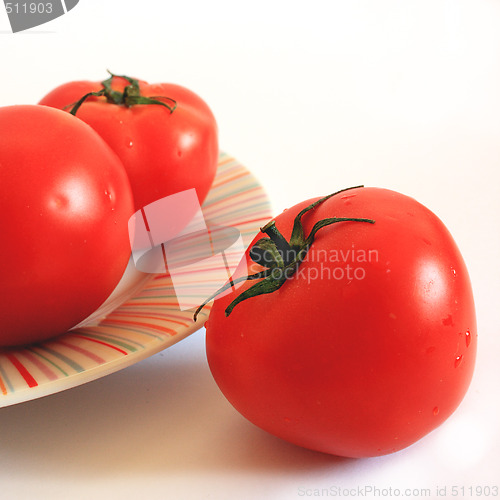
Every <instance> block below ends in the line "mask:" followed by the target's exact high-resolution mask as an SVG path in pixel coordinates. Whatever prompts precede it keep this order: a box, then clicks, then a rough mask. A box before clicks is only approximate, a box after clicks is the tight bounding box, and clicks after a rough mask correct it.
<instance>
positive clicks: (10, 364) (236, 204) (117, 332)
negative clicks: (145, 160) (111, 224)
mask: <svg viewBox="0 0 500 500" xmlns="http://www.w3.org/2000/svg"><path fill="white" fill-rule="evenodd" d="M203 214H204V216H205V217H206V218H207V219H209V220H210V221H211V223H212V224H215V225H220V226H232V227H235V228H236V229H238V231H239V232H240V233H241V236H242V238H243V244H244V245H245V247H246V246H248V245H249V243H250V241H251V240H252V238H253V237H254V235H255V234H256V233H257V232H258V230H259V227H261V226H262V225H263V224H264V223H265V222H267V221H268V220H269V219H270V217H271V208H270V204H269V201H268V198H267V196H266V193H265V192H264V190H263V188H262V187H261V186H260V185H259V183H258V181H257V180H256V179H255V177H254V176H253V175H252V174H251V173H250V172H249V171H248V170H247V169H246V168H245V167H243V166H242V165H241V164H240V163H238V162H237V161H236V160H235V159H234V158H231V157H230V156H228V155H226V154H223V153H222V154H221V155H220V158H219V166H218V170H217V176H216V178H215V181H214V183H213V185H212V188H211V190H210V193H209V195H208V197H207V199H206V200H205V203H204V204H203ZM209 311H210V305H208V306H207V307H206V308H205V309H204V310H203V311H202V312H201V313H200V315H199V317H198V320H197V321H196V323H195V322H194V321H193V319H192V315H193V311H192V310H187V311H186V310H185V311H181V310H179V307H178V305H177V300H176V296H175V293H174V289H173V284H172V280H171V279H170V278H169V277H167V276H166V275H155V276H154V278H153V279H151V280H149V281H148V283H147V284H146V285H145V287H144V288H143V289H142V291H140V292H139V293H138V294H136V295H135V296H134V297H133V298H132V299H130V300H128V301H127V302H125V303H124V304H123V305H121V306H120V307H118V308H117V309H116V310H114V311H113V312H112V313H110V314H109V315H108V316H107V317H106V318H105V319H103V320H102V321H101V322H100V323H99V324H98V325H97V326H92V327H84V328H79V329H76V330H72V331H70V332H67V333H65V334H64V335H61V336H59V337H56V338H53V339H51V340H48V341H45V342H42V343H39V344H33V345H30V346H26V347H23V348H7V349H5V348H4V349H1V350H0V407H2V406H8V405H12V404H16V403H20V402H23V401H28V400H31V399H35V398H39V397H42V396H46V395H48V394H53V393H56V392H59V391H62V390H65V389H69V388H71V387H75V386H77V385H80V384H83V383H85V382H89V381H91V380H95V379H97V378H100V377H102V376H104V375H107V374H109V373H112V372H115V371H117V370H120V369H122V368H125V367H127V366H130V365H132V364H134V363H136V362H138V361H140V360H142V359H144V358H146V357H148V356H151V355H152V354H155V353H157V352H159V351H161V350H163V349H165V348H166V347H169V346H171V345H172V344H175V343H176V342H178V341H179V340H181V339H183V338H185V337H186V336H188V335H190V334H191V333H193V332H195V331H196V330H198V329H199V328H201V327H202V326H203V324H204V322H205V321H206V319H207V317H208V313H209Z"/></svg>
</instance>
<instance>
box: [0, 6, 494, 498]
mask: <svg viewBox="0 0 500 500" xmlns="http://www.w3.org/2000/svg"><path fill="white" fill-rule="evenodd" d="M0 7H2V6H0ZM499 26H500V2H498V1H497V0H469V1H465V0H447V1H442V0H432V1H427V0H424V1H422V0H418V1H417V0H415V1H413V0H405V1H401V0H391V1H389V0H381V1H377V0H356V1H354V0H353V1H345V0H344V1H340V0H323V1H320V0H317V1H314V0H312V1H310V2H308V3H307V4H306V3H304V2H297V1H288V2H285V1H267V2H264V1H259V0H257V1H253V2H247V3H245V4H242V3H237V2H234V1H233V2H230V1H222V0H212V1H211V2H205V1H204V2H202V1H201V0H184V1H182V2H168V1H162V2H160V1H155V2H153V1H149V2H148V1H142V2H141V3H140V4H139V3H138V2H132V1H126V0H121V1H117V0H107V1H106V2H103V1H98V0H80V3H79V4H78V5H77V6H76V7H75V8H74V9H73V10H72V11H71V12H70V13H68V14H67V15H65V16H63V17H62V18H60V19H57V20H55V21H53V22H51V23H50V24H47V25H44V26H40V27H39V28H35V29H34V30H31V31H29V32H26V33H18V34H16V35H13V34H11V33H9V26H8V22H7V16H6V14H5V10H4V9H3V8H0V54H1V56H2V75H3V77H2V84H1V93H0V105H8V104H15V103H34V102H36V101H37V100H38V99H39V98H41V97H42V96H43V95H44V94H45V93H46V92H48V91H49V90H50V89H51V88H53V87H54V86H56V85H58V84H59V83H62V82H64V81H68V80H74V79H93V80H101V79H104V77H105V76H106V75H105V69H106V68H109V69H111V70H112V71H114V72H116V73H125V74H133V75H136V76H138V77H141V78H143V79H146V80H149V81H172V82H176V83H180V84H183V85H185V86H187V87H190V88H192V89H193V90H195V91H196V92H198V93H199V94H200V95H201V96H202V97H204V98H205V99H206V100H207V102H209V104H210V105H211V107H212V109H213V111H214V113H215V114H216V116H217V118H218V122H219V126H220V139H221V146H222V147H223V148H224V149H225V150H226V151H229V152H230V153H231V154H233V155H235V156H236V157H237V158H238V159H239V160H240V161H241V162H242V163H243V164H244V165H246V166H248V167H249V168H250V169H251V170H252V171H253V172H254V173H255V174H256V175H257V176H258V177H259V178H260V180H261V182H263V184H264V185H265V186H266V188H267V190H268V192H269V194H270V196H271V198H272V200H273V204H274V206H275V209H276V210H275V211H276V212H279V211H281V210H282V209H283V208H285V207H287V206H291V205H293V204H294V203H296V202H298V201H300V200H302V199H306V198H309V197H312V196H318V195H322V194H327V193H328V192H331V191H334V190H337V189H340V188H343V187H347V186H350V185H355V184H359V183H364V184H365V185H376V186H382V187H387V188H391V189H396V190H398V191H401V192H403V193H405V194H409V195H411V196H413V197H415V198H417V199H418V200H419V201H421V202H423V203H424V204H425V205H427V206H428V207H429V208H430V209H432V210H433V211H434V212H435V213H436V214H438V215H439V216H440V217H441V219H442V220H443V221H444V222H445V223H446V225H447V226H448V227H449V229H450V230H451V232H452V233H453V235H454V237H455V239H456V241H457V243H458V244H459V246H460V248H461V250H462V253H463V255H464V257H465V260H466V262H467V264H468V267H469V271H470V274H471V277H472V281H473V286H474V292H475V298H476V303H477V313H478V330H479V351H478V360H477V369H476V373H475V377H474V379H473V383H472V386H471V388H470V390H469V393H468V395H467V396H466V399H465V400H464V402H463V404H462V405H461V406H460V408H459V410H458V411H457V412H456V413H455V414H454V415H453V417H452V418H451V419H450V420H449V421H448V422H446V423H445V424H444V425H443V426H442V427H441V428H439V429H438V430H437V431H435V432H433V433H432V434H431V435H429V436H428V437H426V438H425V439H423V440H422V441H420V442H419V443H417V444H415V445H414V446H412V447H410V448H408V449H407V450H404V451H402V452H399V453H397V454H395V455H391V456H387V457H383V458H378V459H369V460H346V459H339V458H335V457H329V456H325V455H320V454H317V453H313V452H309V451H306V450H302V449H299V448H296V447H294V446H292V445H288V444H287V443H284V442H282V441H280V440H278V439H275V438H273V437H271V436H268V435H267V434H265V433H264V432H261V431H260V430H258V429H256V428H255V427H253V426H252V425H251V424H249V423H247V422H246V421H245V420H244V419H243V418H242V417H240V416H239V415H238V414H237V413H236V412H235V411H234V410H233V409H232V408H231V407H230V406H229V404H228V403H227V402H226V401H225V399H224V398H223V396H222V395H221V394H220V392H219V391H218V389H217V387H216V386H215V383H214V382H213V380H212V378H211V376H210V373H209V370H208V367H207V364H206V360H205V354H204V334H203V331H199V332H197V333H196V334H194V336H192V337H190V338H188V339H186V340H184V341H182V342H181V343H179V344H177V345H175V346H173V347H171V348H169V349H168V350H166V351H164V352H163V353H160V354H158V355H156V356H154V357H153V358H150V359H148V360H145V361H142V362H140V363H139V364H138V365H136V366H133V367H130V368H127V369H125V370H123V371H122V372H119V373H116V374H113V375H110V376H108V377H106V378H104V379H102V380H99V381H96V382H92V383H90V384H87V385H85V386H82V387H79V388H75V389H72V390H70V391H67V392H64V393H61V394H58V395H54V396H50V397H47V398H44V399H41V400H38V401H34V402H30V403H27V404H22V405H19V406H14V407H11V408H5V409H2V410H1V411H0V484H1V485H2V486H1V490H0V497H1V498H2V500H3V499H4V498H6V499H10V498H16V499H25V498H26V499H27V498H34V497H35V496H36V497H37V498H42V499H59V498H61V499H62V498H69V497H71V498H75V499H78V498H89V497H90V496H92V498H98V499H101V498H138V497H143V498H162V499H164V498H168V499H170V498H172V499H199V498H214V499H224V498H241V499H245V498H248V499H254V498H255V499H261V498H273V499H275V498H276V499H290V498H301V497H311V496H313V494H314V493H320V494H321V493H322V494H323V495H322V496H323V497H325V496H328V495H327V493H328V494H330V496H332V495H331V494H333V493H335V492H337V493H340V492H338V490H336V489H335V488H337V487H339V488H358V487H360V488H364V487H369V486H371V487H374V488H380V489H381V490H382V489H383V488H389V487H392V488H393V489H395V488H400V493H401V496H403V495H404V493H405V490H406V489H407V488H409V489H411V490H413V489H422V488H430V489H431V495H430V496H429V495H428V496H427V498H443V496H440V497H438V494H437V488H438V487H439V488H441V492H443V490H442V488H443V487H445V486H446V487H447V497H448V498H453V497H452V496H451V487H452V486H454V485H455V486H460V487H461V486H464V487H465V488H466V489H465V492H464V495H463V496H462V498H476V497H478V495H476V494H475V491H473V494H472V495H470V492H469V491H468V490H467V488H468V487H469V486H474V487H475V486H483V487H484V486H493V485H495V484H496V485H498V486H500V479H499V478H498V470H500V428H499V425H498V422H499V421H500V398H499V390H498V388H497V387H498V385H497V384H498V380H499V371H500V368H499V363H498V359H499V353H500V342H499V335H498V334H499V328H498V318H497V312H498V301H499V298H500V264H499V262H500V260H499V259H500V231H499V224H498V221H497V216H498V215H497V214H498V212H499V211H500V201H499V198H498V191H499V183H500V140H499V139H500V90H499V89H500V63H499V61H500V29H499ZM301 170H302V172H304V173H303V174H302V175H301V176H300V178H297V176H298V175H299V172H300V171H301ZM158 379H161V382H159V383H158V382H157V380H158ZM325 488H326V489H327V490H326V491H323V490H322V489H325ZM330 488H331V489H330ZM316 490H317V491H316ZM374 493H376V492H374ZM384 493H386V495H385V496H386V497H388V496H389V493H390V492H388V491H380V494H379V497H380V496H384V495H383V494H384ZM418 493H419V492H418V491H417V492H411V495H410V496H409V497H410V498H418V497H419V496H420V497H422V496H424V492H420V495H418ZM459 493H460V495H461V490H459ZM460 495H459V496H458V497H454V498H460V497H461V496H460ZM337 496H339V495H337ZM345 496H346V495H345V494H344V497H345ZM393 496H395V495H393ZM483 496H484V495H483ZM366 497H367V498H370V496H369V495H366ZM371 497H372V498H376V496H375V495H374V494H372V495H371Z"/></svg>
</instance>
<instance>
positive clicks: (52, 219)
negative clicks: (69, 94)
mask: <svg viewBox="0 0 500 500" xmlns="http://www.w3.org/2000/svg"><path fill="white" fill-rule="evenodd" d="M0 130H1V133H0V235H1V240H0V241H1V245H0V345H3V346H6V345H20V344H27V343H31V342H36V341H39V340H43V339H46V338H49V337H52V336H54V335H56V334H59V333H64V332H65V331H66V330H68V329H70V328H71V327H73V326H75V325H76V324H77V323H79V322H80V321H81V320H83V319H85V318H86V317H87V316H88V315H89V314H91V313H92V312H93V311H95V310H96V309H97V308H98V307H99V306H100V305H101V303H103V302H104V301H105V299H106V298H107V297H108V295H109V294H110V293H111V292H112V291H113V289H114V288H115V286H116V285H117V283H118V282H119V281H120V279H121V277H122V275H123V272H124V270H125V268H126V266H127V263H128V261H129V258H130V243H129V236H128V226H127V223H128V219H129V218H130V217H131V215H132V214H133V211H134V207H133V198H132V192H131V188H130V183H129V181H128V178H127V174H126V173H125V170H124V168H123V166H122V164H121V162H120V160H119V159H118V157H117V156H116V154H115V153H114V152H113V151H112V150H111V149H110V148H109V146H108V145H107V144H106V143H105V142H104V140H103V139H102V138H101V137H99V135H98V134H97V133H96V132H95V131H94V130H92V128H91V127H89V126H88V125H87V124H85V123H84V122H83V121H81V120H79V119H78V118H75V117H74V116H72V115H70V114H68V113H64V112H63V111H60V110H56V109H52V108H48V107H45V106H29V105H26V106H9V107H4V108H0Z"/></svg>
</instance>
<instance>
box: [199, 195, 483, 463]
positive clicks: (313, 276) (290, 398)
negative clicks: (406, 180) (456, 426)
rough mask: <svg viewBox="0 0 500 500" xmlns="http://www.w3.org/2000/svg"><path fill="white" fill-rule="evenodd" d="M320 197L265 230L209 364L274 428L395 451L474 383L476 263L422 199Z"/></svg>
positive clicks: (372, 452) (218, 306)
mask: <svg viewBox="0 0 500 500" xmlns="http://www.w3.org/2000/svg"><path fill="white" fill-rule="evenodd" d="M312 201H314V200H310V201H306V202H304V203H301V204H299V205H297V206H295V207H293V208H291V209H289V210H286V211H285V212H283V213H282V214H281V215H279V216H278V217H276V218H275V219H274V222H273V221H272V222H271V223H270V224H268V225H267V226H266V227H265V228H263V231H265V232H266V233H267V235H268V236H269V237H265V235H264V234H261V235H260V236H259V237H257V238H256V239H255V240H254V242H253V244H252V245H251V246H250V247H249V251H248V252H247V255H246V258H245V259H244V260H243V261H242V265H241V266H240V268H239V270H238V271H237V273H236V275H235V276H234V277H233V283H234V285H235V287H234V289H233V290H231V291H230V292H229V293H227V294H226V295H221V296H220V297H219V298H217V299H216V300H215V303H214V306H213V308H212V311H211V313H210V317H209V320H208V323H207V325H206V327H207V339H206V342H207V356H208V361H209V365H210V369H211V371H212V373H213V376H214V378H215V380H216V382H217V384H218V385H219V387H220V389H221V390H222V392H223V393H224V395H225V396H226V397H227V399H228V400H229V401H230V402H231V403H232V404H233V405H234V407H235V408H236V409H237V410H238V411H239V412H241V413H242V414H243V415H244V416H245V417H246V418H247V419H249V420H250V421H252V422H253V423H254V424H256V425H258V426H259V427H261V428H262V429H265V430H267V431H269V432H270V433H272V434H275V435H276V436H279V437H281V438H283V439H285V440H288V441H290V442H292V443H295V444H297V445H300V446H304V447H307V448H311V449H314V450H319V451H322V452H326V453H331V454H335V455H340V456H347V457H369V456H378V455H383V454H387V453H391V452H395V451H397V450H400V449H402V448H405V447H407V446H409V445H411V444H412V443H414V442H415V441H417V440H418V439H420V438H421V437H423V436H424V435H426V434H427V433H429V432H430V431H432V430H433V429H435V428H436V427H437V426H438V425H440V424H441V423H442V422H443V421H444V420H446V418H447V417H449V416H450V415H451V414H452V413H453V411H454V410H455V409H456V408H457V406H458V405H459V403H460V401H461V400H462V398H463V397H464V395H465V393H466V391H467V388H468V386H469V383H470V381H471V377H472V373H473V369H474V362H475V356H476V342H477V333H476V319H475V309H474V302H473V296H472V291H471V284H470V280H469V276H468V273H467V269H466V266H465V264H464V261H463V259H462V257H461V255H460V252H459V250H458V248H457V246H456V244H455V242H454V240H453V239H452V237H451V235H450V233H449V232H448V230H447V229H446V227H445V226H444V225H443V223H442V222H441V221H440V220H439V219H438V218H437V217H436V216H435V215H434V214H433V213H432V212H430V211H429V210H428V209H427V208H425V207H424V206H423V205H421V204H420V203H418V202H417V201H415V200H414V199H412V198H409V197H407V196H404V195H402V194H399V193H396V192H393V191H389V190H385V189H379V188H362V187H359V188H354V189H350V190H345V191H343V192H339V193H337V194H335V195H333V196H331V197H329V198H326V199H322V200H319V201H318V200H317V203H315V204H314V205H312ZM335 217H337V218H339V219H332V218H335ZM341 218H342V219H341ZM344 218H346V219H351V220H344ZM352 219H355V220H352ZM319 221H323V222H319ZM310 235H312V236H310ZM297 264H298V265H297ZM247 275H248V276H251V278H252V279H249V280H246V281H245V277H246V276H247ZM239 280H241V282H239ZM241 283H243V284H241ZM227 314H229V315H227Z"/></svg>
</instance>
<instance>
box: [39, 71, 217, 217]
mask: <svg viewBox="0 0 500 500" xmlns="http://www.w3.org/2000/svg"><path fill="white" fill-rule="evenodd" d="M106 89H107V90H106ZM131 89H132V90H131ZM105 90H106V92H107V95H108V97H106V96H104V95H103V96H89V97H88V99H86V100H85V102H84V103H83V104H82V105H81V106H80V107H79V109H78V110H77V111H76V116H78V117H79V118H80V119H82V120H83V121H85V122H86V123H88V124H89V125H90V126H91V127H92V128H93V129H94V130H96V131H97V132H98V133H99V135H100V136H101V137H102V138H103V139H104V140H105V141H106V142H107V143H108V144H109V145H110V146H111V148H112V149H113V150H114V151H115V152H116V154H117V155H118V157H119V158H120V159H121V161H122V163H123V165H124V166H125V169H126V170H127V173H128V176H129V179H130V183H131V185H132V192H133V194H134V202H135V208H136V210H140V209H141V208H143V207H145V206H146V205H148V204H149V203H151V202H153V201H156V200H158V199H160V198H163V197H166V196H169V195H171V194H175V193H178V192H180V191H184V190H187V189H192V188H195V189H196V192H197V194H198V198H199V200H200V203H202V202H203V200H204V199H205V197H206V195H207V193H208V191H209V189H210V186H211V185H212V182H213V180H214V177H215V171H216V168H217V160H218V154H219V148H218V139H217V124H216V122H215V118H214V116H213V114H212V112H211V110H210V108H209V107H208V106H207V104H206V103H205V102H204V101H203V100H202V99H201V98H200V97H198V96H197V95H196V94H194V93H193V92H191V91H190V90H188V89H186V88H184V87H180V86H178V85H173V84H169V83H159V84H148V83H146V82H144V81H139V80H135V79H128V80H127V79H126V78H123V77H115V76H112V77H111V78H110V79H108V80H106V81H104V82H101V83H97V82H89V81H75V82H70V83H66V84H64V85H61V86H60V87H57V88H55V89H54V90H52V91H51V92H50V93H49V94H47V95H46V96H45V97H44V98H43V99H42V100H41V101H40V104H44V105H47V106H52V107H55V108H60V109H63V108H65V109H67V110H68V111H70V110H71V108H72V107H71V104H74V103H75V102H77V101H79V100H80V99H81V98H82V96H84V95H86V94H88V93H91V92H95V93H99V92H102V93H104V91H105ZM113 92H114V94H113ZM137 93H140V96H142V97H158V99H157V100H158V101H159V102H160V104H159V103H158V102H157V103H150V104H140V103H139V104H137V101H138V99H137V95H136V94H137ZM127 94H131V95H129V96H128V97H127ZM113 99H114V101H112V100H113ZM114 102H118V103H119V104H115V103H114ZM161 103H163V105H161ZM68 106H69V107H68ZM166 106H169V107H170V108H171V109H173V108H174V106H175V109H174V110H173V111H171V109H168V108H167V107H166Z"/></svg>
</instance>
